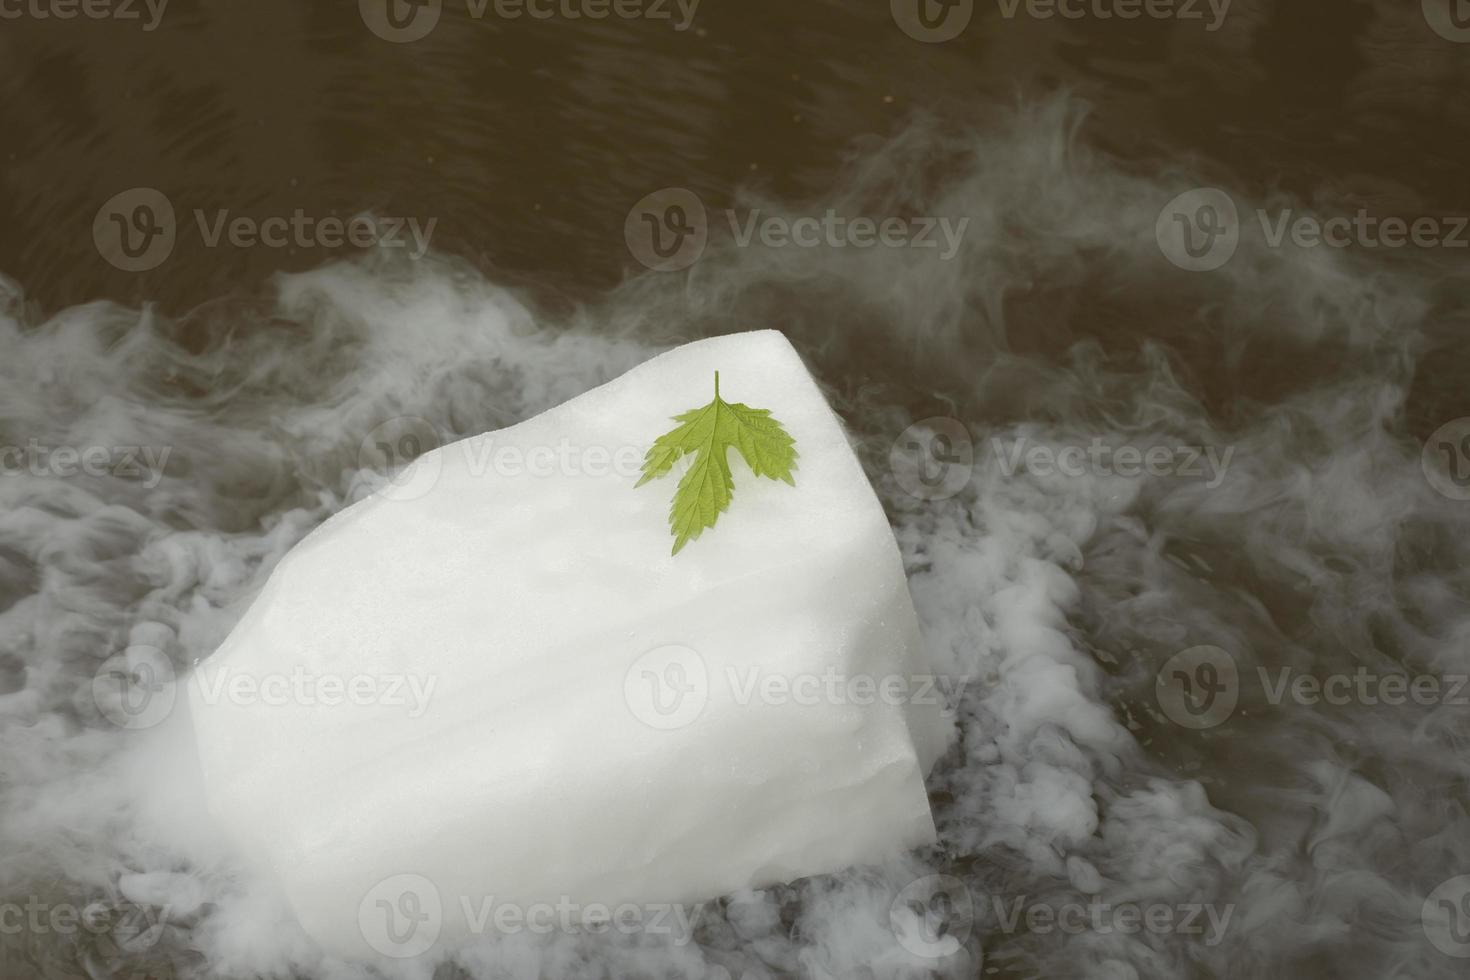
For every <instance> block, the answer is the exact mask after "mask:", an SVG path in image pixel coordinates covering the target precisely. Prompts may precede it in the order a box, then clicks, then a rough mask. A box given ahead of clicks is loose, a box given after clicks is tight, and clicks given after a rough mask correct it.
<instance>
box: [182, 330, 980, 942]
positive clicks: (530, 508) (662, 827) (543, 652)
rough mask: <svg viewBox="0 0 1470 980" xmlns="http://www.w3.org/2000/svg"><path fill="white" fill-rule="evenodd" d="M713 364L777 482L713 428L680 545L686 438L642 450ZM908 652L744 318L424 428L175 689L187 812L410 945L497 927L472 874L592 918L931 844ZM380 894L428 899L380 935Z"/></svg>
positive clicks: (905, 629)
mask: <svg viewBox="0 0 1470 980" xmlns="http://www.w3.org/2000/svg"><path fill="white" fill-rule="evenodd" d="M715 371H719V372H720V386H721V394H722V397H723V398H724V399H725V400H726V401H729V402H744V403H745V404H748V405H751V406H754V407H759V408H767V409H769V410H770V411H771V413H772V414H773V415H774V417H775V418H776V419H777V420H779V421H780V422H781V423H782V424H783V425H784V426H785V428H786V430H787V431H788V432H789V433H790V434H791V436H792V437H794V438H795V440H796V448H797V451H798V453H799V454H800V456H799V459H798V461H797V470H796V472H795V477H796V485H795V486H794V487H792V486H788V485H786V484H785V483H782V482H778V481H776V480H771V479H766V478H760V477H757V476H755V475H754V474H752V473H751V472H750V470H749V468H748V467H747V466H746V465H745V463H744V462H743V461H742V460H741V459H740V457H739V454H738V453H737V452H733V451H732V452H731V453H730V454H729V459H730V462H731V467H732V469H733V471H734V480H735V491H734V501H733V503H732V504H731V505H730V508H729V510H727V511H726V512H725V513H724V514H722V515H721V516H720V518H719V521H718V523H717V524H716V525H715V527H713V528H712V529H709V530H706V531H705V532H704V534H703V535H702V536H701V537H700V538H698V539H697V540H694V541H691V542H689V543H688V544H687V545H686V546H685V547H684V549H683V550H682V551H680V552H679V554H678V555H671V554H670V547H671V544H672V538H671V536H670V533H669V528H668V524H667V519H668V511H669V506H670V502H671V500H672V497H673V494H674V490H675V486H676V484H677V482H678V479H679V476H680V474H681V472H682V470H683V465H684V464H683V463H681V464H679V465H676V467H675V469H674V471H673V472H672V473H671V474H669V475H667V476H665V477H663V478H660V479H657V480H654V481H652V482H650V483H648V484H645V485H644V486H641V487H637V488H636V489H635V488H634V484H635V483H636V482H637V477H638V473H637V469H638V466H639V464H640V463H641V461H642V456H643V453H644V451H645V450H646V449H647V448H648V446H649V445H650V444H651V443H652V441H653V439H654V438H655V437H656V436H657V435H659V434H661V433H663V432H664V431H666V430H668V429H669V428H671V427H672V426H673V425H674V423H673V422H671V421H670V417H671V416H673V415H676V414H679V413H681V412H684V411H687V410H689V409H693V408H697V407H699V406H702V405H705V404H706V403H708V402H709V401H710V398H711V396H712V394H713V377H714V372H715ZM548 450H549V451H548ZM558 454H559V455H558ZM553 455H557V458H556V459H554V460H553V459H552V458H551V457H552V456H553ZM517 461H519V463H520V465H516V464H517ZM538 461H539V462H538ZM533 468H534V470H535V473H534V474H533V473H532V470H533ZM926 671H927V668H926V666H925V664H924V662H923V659H922V655H921V651H920V638H919V629H918V623H917V620H916V618H915V614H914V609H913V605H912V602H911V600H910V598H909V594H908V588H907V583H906V581H905V579H904V574H903V569H902V567H901V564H900V559H899V555H898V550H897V548H896V546H895V543H894V540H893V536H892V532H891V531H890V529H889V527H888V524H887V521H886V518H885V516H884V513H883V510H882V508H881V507H880V505H879V503H878V500H877V498H876V496H875V495H874V493H873V490H872V488H871V486H870V485H869V484H868V481H867V478H866V476H865V475H864V473H863V471H862V469H861V467H860V466H859V464H858V461H857V459H856V458H855V456H854V455H853V452H852V450H851V448H850V447H849V445H848V443H847V441H846V438H845V436H844V434H843V431H842V429H841V426H840V424H839V422H838V420H837V418H836V417H835V415H834V414H833V413H832V410H831V409H830V408H829V407H828V405H827V403H826V401H825V399H824V398H823V396H822V394H821V392H820V391H819V390H818V388H817V386H816V384H815V383H814V381H813V379H812V377H811V375H810V374H809V373H808V372H807V370H806V368H805V366H804V365H803V364H802V362H801V359H800V358H799V357H798V356H797V354H796V352H795V351H794V350H793V349H792V348H791V345H790V344H789V343H788V342H787V341H786V339H785V338H784V337H783V336H782V335H781V334H779V333H776V332H774V331H760V332H754V333H746V334H738V335H734V336H727V337H721V338H717V339H712V340H704V341H700V342H698V343H692V344H688V345H687V346H684V347H680V348H678V349H676V350H673V351H670V352H668V353H666V354H663V355H661V356H659V357H656V358H654V359H652V360H650V361H648V362H646V363H644V364H642V365H640V366H638V367H637V368H634V369H633V370H631V371H629V372H628V373H626V374H624V375H623V376H621V377H619V378H617V379H616V380H614V381H611V382H609V383H608V384H605V385H603V386H602V387H600V388H597V389H594V390H592V391H589V392H587V393H586V394H583V395H581V396H579V397H577V398H573V399H572V400H571V401H569V402H567V403H565V404H563V405H561V406H559V407H557V408H554V409H552V410H550V411H548V412H545V413H544V414H542V415H539V416H537V417H535V418H533V419H530V420H529V421H526V422H523V423H521V424H519V425H515V426H512V427H510V428H508V429H503V430H501V431H498V432H490V433H486V434H484V435H480V436H476V437H473V438H470V439H466V440H463V441H460V442H457V443H453V444H450V445H447V446H444V447H442V448H440V449H437V450H435V451H434V452H432V453H429V454H426V455H424V456H422V457H420V458H419V459H418V460H417V461H416V462H415V463H414V464H413V466H411V467H409V468H408V470H407V471H405V472H404V473H403V474H400V476H399V477H398V478H397V479H396V480H395V481H394V482H393V483H392V484H389V485H387V486H386V487H384V488H383V489H382V490H381V491H380V492H379V493H377V494H375V495H374V496H372V497H370V498H368V499H366V500H363V501H361V502H359V503H357V504H355V505H353V506H351V507H349V508H347V509H346V510H344V511H342V512H341V513H340V514H337V515H336V516H334V517H333V518H332V519H330V520H328V521H327V522H326V523H325V524H323V525H322V527H320V528H319V529H318V530H316V531H315V532H314V533H312V534H311V535H309V536H308V537H307V538H306V539H305V540H303V541H302V542H301V543H300V544H298V545H297V546H296V547H295V548H294V549H293V550H292V551H291V552H290V553H289V554H287V555H286V556H285V557H284V558H283V559H282V560H281V562H280V565H279V566H278V567H277V568H276V570H275V572H274V573H273V574H272V575H271V577H270V579H269V581H268V582H267V584H266V586H265V587H264V589H263V590H262V592H261V594H260V595H259V596H258V597H257V598H256V600H255V602H254V604H253V605H252V606H251V607H250V609H249V611H248V612H247V613H246V614H245V616H244V617H243V618H242V619H241V621H240V623H239V624H238V625H237V626H236V628H235V630H234V632H233V633H232V634H231V635H230V636H229V638H228V639H227V640H226V641H225V643H224V644H223V645H222V646H221V647H220V648H219V650H218V651H216V653H215V654H214V655H213V656H212V657H210V658H209V659H208V660H207V661H205V662H204V663H203V664H201V665H200V666H199V667H198V668H196V672H195V675H194V677H193V678H192V679H191V682H190V684H189V691H190V701H191V706H190V710H191V714H192V717H193V719H194V725H195V731H196V734H197V737H198V742H199V750H200V758H201V760H202V763H203V765H204V770H205V779H206V788H207V795H208V799H209V803H210V808H211V811H212V813H213V814H214V816H215V818H216V819H217V820H218V821H219V822H220V823H221V824H222V825H223V826H224V828H225V829H226V830H227V831H228V832H229V833H230V834H231V836H233V837H234V838H235V839H236V840H237V842H238V843H239V844H240V845H241V847H242V848H243V849H244V850H246V851H248V852H250V853H252V854H253V855H255V856H256V857H258V858H260V859H261V860H263V861H264V862H265V863H267V864H268V865H269V866H270V867H271V868H273V869H274V872H275V874H276V875H277V876H278V878H279V880H280V882H281V884H282V886H283V888H284V892H285V894H286V896H287V897H288V899H289V901H290V903H291V905H292V907H293V908H294V910H295V913H296V915H297V917H298V918H299V920H300V922H301V924H302V926H303V927H304V928H305V929H306V931H307V932H308V933H309V934H310V935H312V936H313V937H315V939H316V940H318V941H319V942H320V943H321V944H322V945H323V946H324V947H325V948H326V949H328V950H329V951H332V952H335V953H338V954H342V955H348V956H357V955H364V956H372V955H374V954H375V953H387V954H388V955H410V954H413V955H416V954H418V953H419V952H424V951H429V950H433V949H438V948H442V945H443V944H445V943H452V942H455V941H458V940H460V939H463V938H465V937H467V936H470V935H472V934H474V933H476V932H481V931H494V929H495V926H494V925H493V920H491V924H487V923H486V922H485V921H483V920H482V921H478V922H477V921H476V920H477V918H478V917H479V916H480V915H481V914H482V911H481V910H483V909H484V908H485V907H486V905H485V903H486V901H487V900H490V901H493V906H494V907H499V906H501V905H515V906H519V907H522V908H525V907H528V906H530V905H533V904H537V903H549V904H552V905H555V904H556V903H558V902H560V903H562V905H563V906H567V905H570V906H572V907H574V908H576V909H589V908H591V909H593V911H589V912H587V913H586V918H588V919H596V918H597V917H598V916H600V915H601V914H602V912H601V911H600V910H598V909H597V906H599V905H601V906H604V907H607V908H613V907H616V906H618V905H620V904H624V903H631V904H636V905H638V906H640V907H649V906H652V905H654V904H655V903H694V902H699V901H703V900H707V899H711V898H715V897H718V896H720V895H723V894H726V893H729V892H731V891H734V890H737V889H740V888H744V887H761V886H766V885H771V884H774V883H777V882H782V881H788V880H791V879H794V878H798V877H802V876H805V875H812V874H820V873H825V872H833V871H837V870H840V869H843V868H846V867H848V866H851V865H854V864H859V863H864V862H870V861H874V860H877V859H879V858H881V857H882V856H884V855H885V854H888V853H892V852H894V851H897V850H901V849H903V848H907V847H913V846H921V845H924V844H927V843H931V842H932V841H933V840H934V825H933V821H932V818H931V816H930V812H929V803H928V799H927V797H926V794H925V790H924V776H925V774H926V773H927V771H928V769H929V767H930V766H931V765H932V764H933V762H934V761H935V759H936V758H937V757H938V756H939V754H940V753H941V752H942V751H943V749H944V748H945V745H946V743H947V740H948V738H949V734H950V730H951V724H950V722H949V721H948V720H947V717H946V715H945V714H944V707H943V705H942V704H941V702H940V699H939V698H938V696H937V694H936V693H935V692H934V691H933V690H930V689H928V686H927V681H926V680H925V676H926ZM240 678H246V679H247V680H243V681H242V680H240ZM282 679H283V680H282ZM271 691H274V692H275V695H274V696H267V695H268V694H269V692H271ZM252 692H254V693H252ZM282 694H285V696H282ZM395 888H398V889H399V891H398V892H396V893H395V892H394V889H395ZM492 896H493V898H492ZM397 911H401V912H402V913H403V914H404V915H405V916H408V917H409V918H411V919H413V918H415V917H416V919H415V920H416V921H421V922H424V923H426V926H425V929H426V930H427V931H421V932H420V934H418V935H417V936H416V938H415V939H414V941H413V942H408V943H407V944H406V945H399V946H394V945H393V944H396V943H401V942H404V941H403V939H402V937H403V936H404V935H407V933H405V932H402V931H394V928H393V922H392V921H387V922H386V923H378V922H377V921H376V919H375V917H376V916H379V915H386V916H388V917H389V918H390V920H391V916H392V915H393V914H394V913H395V912H397ZM574 914H575V913H574ZM407 921H409V920H408V919H405V922H407ZM385 935H386V936H387V938H386V939H385ZM425 935H427V936H428V937H429V938H428V940H427V942H425V941H424V938H423V937H424V936H425ZM385 943H387V944H388V948H385ZM431 955H432V954H431Z"/></svg>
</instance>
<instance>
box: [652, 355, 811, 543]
mask: <svg viewBox="0 0 1470 980" xmlns="http://www.w3.org/2000/svg"><path fill="white" fill-rule="evenodd" d="M674 421H675V422H678V423H679V424H678V425H677V426H675V427H674V428H672V429H670V430H669V431H668V432H665V433H664V434H663V435H661V436H659V437H658V438H657V439H656V440H654V443H653V446H652V447H650V448H649V450H648V454H647V455H646V456H644V457H643V476H642V478H640V479H639V480H638V482H637V483H636V484H634V485H635V486H639V487H641V486H643V484H645V483H647V482H648V481H649V480H652V479H655V478H657V477H660V476H663V475H664V474H666V473H668V472H669V470H671V469H673V467H674V464H675V463H676V462H678V461H679V459H680V458H681V457H683V456H686V455H693V457H694V461H693V462H692V463H690V464H689V469H688V470H687V471H686V472H685V473H684V476H683V478H682V479H681V480H680V481H679V487H678V489H677V490H675V491H674V503H673V505H672V506H671V507H670V508H669V531H670V532H671V533H672V534H673V535H674V550H673V552H672V554H676V555H677V554H678V553H679V549H680V548H683V547H684V545H686V544H688V543H689V541H690V540H691V539H693V538H697V537H699V536H700V534H702V533H703V532H704V529H705V528H709V527H714V526H715V521H716V520H718V519H719V516H720V515H721V514H723V513H724V512H725V510H726V509H727V508H728V507H729V506H730V500H731V498H732V497H734V495H735V480H734V477H733V476H732V475H731V473H730V460H729V451H730V450H731V449H735V450H736V451H738V452H739V453H740V456H741V458H742V459H744V460H745V463H746V465H747V466H749V467H750V471H751V472H752V473H754V474H755V475H756V476H764V477H767V478H769V479H772V480H781V481H782V482H784V483H786V484H788V485H790V486H793V487H794V486H796V480H795V479H794V478H793V477H792V475H791V471H792V469H793V468H794V467H795V466H796V440H795V439H792V438H791V436H790V435H788V434H787V432H786V430H785V429H784V428H782V427H781V423H780V422H777V421H776V420H775V419H774V418H772V417H771V413H770V411H769V410H767V409H764V408H751V407H750V406H749V405H742V404H740V403H739V402H734V403H732V402H727V401H725V400H724V399H722V398H721V397H720V372H718V371H716V372H715V398H714V401H712V402H710V403H709V404H708V405H706V406H704V407H703V408H696V409H694V410H693V411H689V412H685V413H684V414H683V415H676V416H674Z"/></svg>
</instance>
